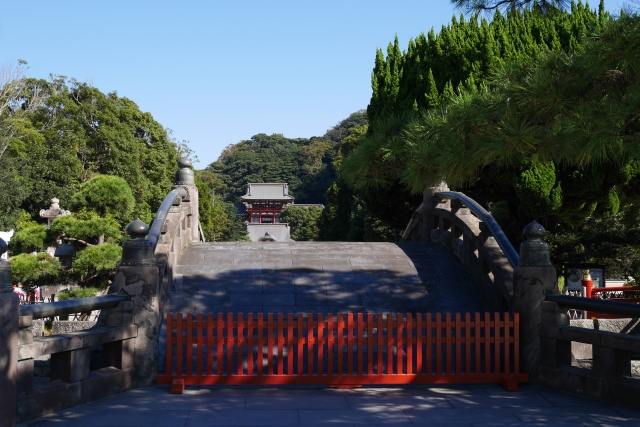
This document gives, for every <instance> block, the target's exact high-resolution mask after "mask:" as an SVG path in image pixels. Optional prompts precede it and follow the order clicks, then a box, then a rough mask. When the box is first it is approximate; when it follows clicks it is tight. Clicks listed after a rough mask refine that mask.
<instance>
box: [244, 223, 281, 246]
mask: <svg viewBox="0 0 640 427" xmlns="http://www.w3.org/2000/svg"><path fill="white" fill-rule="evenodd" d="M247 231H248V232H249V238H250V239H251V241H252V242H262V241H265V239H264V238H265V234H266V233H269V236H268V237H269V239H268V241H275V242H288V241H290V240H291V232H290V228H289V224H287V223H283V222H280V223H277V224H247Z"/></svg>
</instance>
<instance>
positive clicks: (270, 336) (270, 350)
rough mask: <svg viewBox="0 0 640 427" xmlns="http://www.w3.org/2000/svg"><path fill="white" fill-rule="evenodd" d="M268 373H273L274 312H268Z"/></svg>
mask: <svg viewBox="0 0 640 427" xmlns="http://www.w3.org/2000/svg"><path fill="white" fill-rule="evenodd" d="M267 346H268V347H267V375H273V313H269V314H267Z"/></svg>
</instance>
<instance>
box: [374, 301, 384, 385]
mask: <svg viewBox="0 0 640 427" xmlns="http://www.w3.org/2000/svg"><path fill="white" fill-rule="evenodd" d="M376 317H377V318H378V325H377V326H378V330H377V335H378V367H377V369H378V375H382V374H383V372H384V371H383V369H382V348H383V347H384V337H383V336H382V329H383V326H382V314H379V313H378V314H377V315H376Z"/></svg>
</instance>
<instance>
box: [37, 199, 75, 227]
mask: <svg viewBox="0 0 640 427" xmlns="http://www.w3.org/2000/svg"><path fill="white" fill-rule="evenodd" d="M59 203H60V200H58V199H57V198H55V197H54V198H53V199H51V206H50V207H49V209H41V210H40V217H41V218H47V225H48V226H49V227H51V223H52V222H53V221H54V220H55V219H56V218H60V217H61V216H66V215H69V214H70V213H71V212H69V211H67V210H64V209H61V208H60V204H59Z"/></svg>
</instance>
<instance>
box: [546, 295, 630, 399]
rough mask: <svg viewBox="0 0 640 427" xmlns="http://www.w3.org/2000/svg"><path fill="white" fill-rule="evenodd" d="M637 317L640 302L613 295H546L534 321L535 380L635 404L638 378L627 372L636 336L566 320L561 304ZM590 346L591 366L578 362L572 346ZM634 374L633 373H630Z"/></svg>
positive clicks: (600, 397) (567, 306)
mask: <svg viewBox="0 0 640 427" xmlns="http://www.w3.org/2000/svg"><path fill="white" fill-rule="evenodd" d="M568 308H574V309H581V310H590V311H597V312H599V313H607V314H616V315H622V316H628V317H629V318H630V319H631V318H635V319H636V322H637V318H638V317H640V306H638V305H637V304H630V303H625V302H617V301H601V300H591V299H588V298H580V297H570V296H565V295H547V296H546V298H545V301H543V302H542V318H541V324H540V327H539V334H540V346H541V359H540V367H539V371H538V375H537V378H536V381H537V383H538V384H540V385H543V386H547V387H552V388H556V389H560V390H563V391H567V392H570V393H574V394H580V395H583V396H587V397H591V398H594V399H599V400H605V401H609V402H613V403H618V404H622V405H629V406H635V407H640V401H639V400H638V396H640V378H638V376H634V375H632V360H631V359H632V354H634V355H635V356H636V357H637V354H638V353H640V336H638V335H629V334H626V333H621V332H617V333H616V332H612V331H605V330H597V329H588V328H584V327H576V326H571V323H570V319H569V316H568V315H567V309H568ZM575 343H582V344H583V346H589V347H591V349H590V350H591V351H590V353H591V369H589V368H587V367H584V366H581V365H580V364H579V363H578V361H577V360H576V358H575V356H574V353H573V352H572V347H573V348H575ZM636 374H637V373H636Z"/></svg>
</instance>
